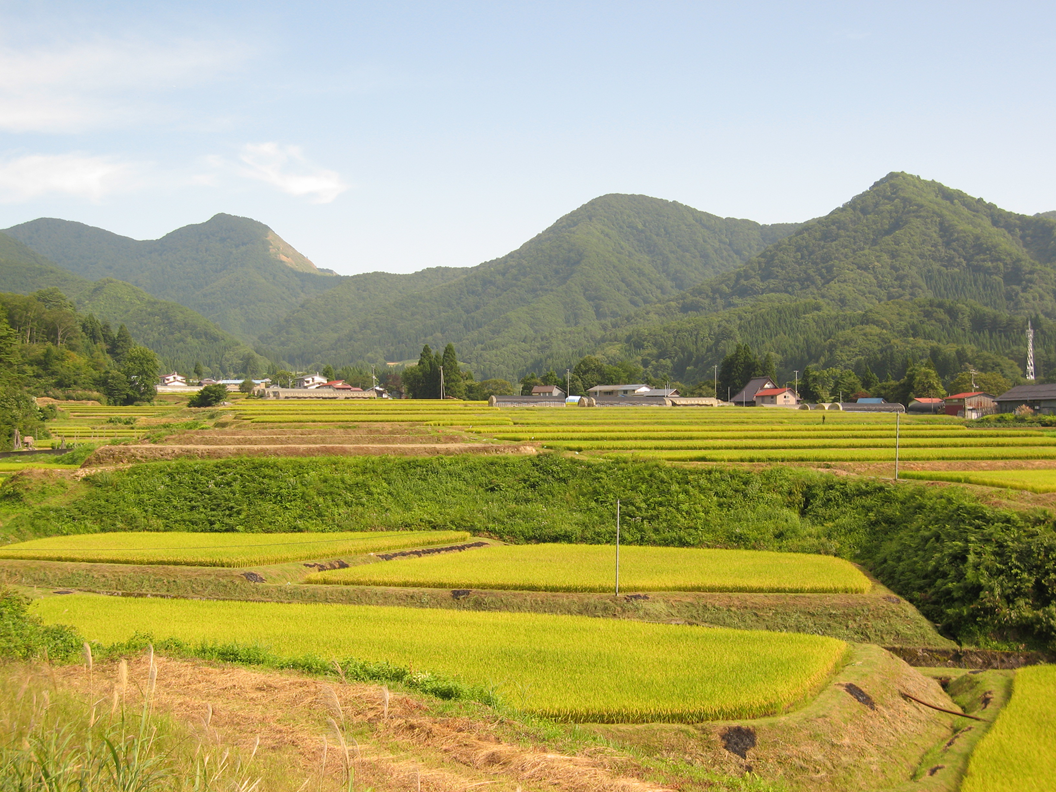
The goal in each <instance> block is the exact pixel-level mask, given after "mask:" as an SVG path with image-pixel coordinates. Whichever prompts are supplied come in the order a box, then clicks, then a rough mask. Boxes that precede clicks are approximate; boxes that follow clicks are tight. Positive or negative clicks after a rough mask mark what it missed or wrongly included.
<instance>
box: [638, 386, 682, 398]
mask: <svg viewBox="0 0 1056 792" xmlns="http://www.w3.org/2000/svg"><path fill="white" fill-rule="evenodd" d="M638 395H639V396H644V397H645V398H647V399H677V398H678V397H679V396H681V395H682V394H680V393H679V392H678V389H677V388H650V389H649V390H647V391H646V392H645V393H640V394H638Z"/></svg>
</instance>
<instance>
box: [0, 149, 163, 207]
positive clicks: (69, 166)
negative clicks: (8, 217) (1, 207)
mask: <svg viewBox="0 0 1056 792" xmlns="http://www.w3.org/2000/svg"><path fill="white" fill-rule="evenodd" d="M141 168H142V166H140V165H137V164H135V163H131V162H123V161H121V160H117V159H115V158H113V157H91V156H86V155H83V154H58V155H30V156H25V157H19V158H17V159H11V160H6V161H2V160H0V202H3V203H21V202H24V201H30V200H33V199H34V198H38V197H40V196H42V195H47V194H49V193H64V194H66V195H73V196H77V197H80V198H87V199H88V200H90V201H93V202H96V203H97V202H99V201H101V200H102V199H103V198H104V197H105V196H107V195H110V194H111V193H115V192H124V191H127V190H130V189H133V188H134V187H135V186H136V185H137V183H138V182H139V171H140V170H141Z"/></svg>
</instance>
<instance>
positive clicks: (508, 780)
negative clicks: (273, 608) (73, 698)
mask: <svg viewBox="0 0 1056 792" xmlns="http://www.w3.org/2000/svg"><path fill="white" fill-rule="evenodd" d="M156 663H157V666H158V674H157V690H156V695H155V703H156V707H157V708H158V709H159V710H160V711H164V712H167V713H170V714H172V715H173V716H174V717H176V718H178V719H179V720H181V721H184V722H185V723H187V724H189V725H190V726H191V727H192V728H193V729H194V730H195V732H196V733H197V734H199V735H200V736H201V738H202V739H203V740H207V741H209V742H214V743H215V742H223V743H226V744H234V745H237V746H239V748H240V749H241V750H242V751H243V752H244V753H246V754H248V753H249V752H250V751H251V750H252V747H253V745H254V742H255V741H256V740H257V739H258V738H259V739H260V753H261V755H268V756H270V758H271V759H272V761H277V762H279V763H280V764H281V765H283V766H284V767H285V768H286V770H287V773H288V774H289V777H290V779H291V780H293V781H294V782H295V783H294V784H293V787H292V788H293V789H296V788H297V786H299V784H300V783H301V782H305V781H306V782H308V787H307V788H309V789H317V788H320V787H321V788H323V789H328V790H330V789H338V788H342V789H343V788H344V787H343V785H342V778H343V769H342V767H341V761H340V759H339V753H340V752H339V749H338V748H337V743H338V739H337V736H336V734H335V730H334V728H333V725H332V724H330V723H328V719H333V721H334V722H335V723H337V724H338V725H339V728H341V730H342V733H343V735H344V736H345V738H346V741H347V744H348V745H349V747H350V760H351V766H352V769H353V771H354V774H355V788H356V789H374V790H376V792H396V791H397V790H400V792H404V791H405V790H408V789H412V790H413V789H416V788H420V789H422V790H429V791H431V792H461V791H462V790H466V789H470V788H477V787H479V788H483V789H497V790H507V791H508V792H514V790H517V789H520V790H524V792H528V791H529V790H538V791H539V792H542V791H543V790H550V791H551V792H552V791H553V790H567V792H600V790H617V791H618V792H662V791H663V790H665V789H670V787H665V786H663V785H661V784H658V783H654V782H651V781H648V780H646V777H647V775H648V773H647V771H646V770H645V769H644V768H642V767H641V766H640V765H639V764H638V763H637V762H635V761H634V760H633V759H632V758H630V757H629V756H627V755H624V754H622V753H620V752H616V751H611V750H608V749H603V748H599V747H596V746H587V747H583V746H582V745H580V746H579V747H578V748H577V747H575V746H574V745H573V744H571V743H566V744H564V745H562V744H561V743H560V742H559V743H558V744H556V745H553V744H547V742H546V741H545V740H544V739H541V738H540V737H539V736H538V735H537V734H534V733H532V732H531V731H530V730H529V729H525V728H523V727H521V726H519V725H518V724H516V723H515V722H513V721H510V720H509V719H506V718H502V717H499V716H497V715H496V714H495V713H494V712H492V711H491V710H488V709H486V708H484V707H480V706H479V705H466V706H464V707H461V708H457V707H447V708H446V710H447V711H445V708H444V707H443V706H442V705H435V704H433V703H431V702H430V701H428V700H424V699H418V698H415V697H411V696H407V695H403V694H399V693H393V694H391V695H386V691H385V690H383V689H382V688H381V687H379V686H377V685H366V684H356V683H349V684H343V683H341V682H337V681H332V682H327V681H323V680H319V679H314V678H310V677H305V676H300V675H296V674H287V673H279V672H267V671H256V670H250V669H244V668H238V667H218V666H213V665H208V664H205V663H201V662H195V661H182V660H172V659H167V658H163V657H157V658H156ZM54 673H55V674H56V676H57V677H58V678H60V679H61V680H62V681H63V682H64V683H65V684H69V685H71V686H74V687H77V688H79V689H81V690H85V691H87V689H88V687H89V684H91V685H93V690H94V694H95V695H96V696H100V695H104V696H105V697H106V700H107V701H109V696H110V693H111V688H112V686H113V680H115V679H116V678H117V671H116V666H115V664H113V663H110V664H106V665H97V666H96V668H95V670H94V673H93V678H92V682H91V683H90V682H89V680H88V675H87V672H86V671H85V669H84V668H83V667H65V668H58V669H56V670H55V672H54ZM147 674H148V666H147V660H146V658H145V657H137V658H134V659H132V660H131V662H130V663H129V678H130V680H133V681H134V682H135V681H142V680H146V678H147ZM140 696H141V692H140V690H139V688H137V686H136V685H135V684H133V685H130V689H129V694H128V700H127V703H128V704H131V705H132V706H138V705H139V704H140V703H141V701H142V699H141V698H140ZM206 724H208V725H206ZM324 738H326V740H327V742H328V746H329V750H328V761H327V764H326V767H325V770H324V768H323V753H324V749H323V741H324ZM569 748H571V749H572V750H567V749H569ZM419 784H420V787H419V786H418V785H419Z"/></svg>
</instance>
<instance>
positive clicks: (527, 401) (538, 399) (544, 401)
mask: <svg viewBox="0 0 1056 792" xmlns="http://www.w3.org/2000/svg"><path fill="white" fill-rule="evenodd" d="M579 405H580V406H583V407H586V406H588V405H587V404H584V400H582V399H581V400H580V401H579ZM488 406H489V407H564V406H565V399H564V397H561V398H560V399H554V398H550V397H548V396H492V397H491V398H490V399H488Z"/></svg>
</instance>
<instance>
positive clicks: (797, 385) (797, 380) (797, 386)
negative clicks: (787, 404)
mask: <svg viewBox="0 0 1056 792" xmlns="http://www.w3.org/2000/svg"><path fill="white" fill-rule="evenodd" d="M792 371H793V373H794V374H795V375H796V402H797V403H798V402H799V369H792Z"/></svg>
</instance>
